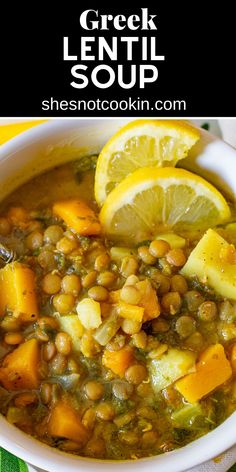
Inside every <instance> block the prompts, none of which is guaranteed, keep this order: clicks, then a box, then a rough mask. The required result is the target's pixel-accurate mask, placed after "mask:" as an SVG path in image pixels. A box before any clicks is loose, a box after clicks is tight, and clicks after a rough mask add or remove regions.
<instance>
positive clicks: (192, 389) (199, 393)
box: [175, 344, 232, 403]
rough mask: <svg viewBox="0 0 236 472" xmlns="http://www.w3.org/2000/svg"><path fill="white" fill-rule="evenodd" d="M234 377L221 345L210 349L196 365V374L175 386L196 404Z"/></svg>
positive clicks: (188, 376)
mask: <svg viewBox="0 0 236 472" xmlns="http://www.w3.org/2000/svg"><path fill="white" fill-rule="evenodd" d="M231 375H232V369H231V366H230V363H229V361H228V359H227V357H226V355H225V351H224V348H223V346H222V345H221V344H215V345H213V346H210V347H208V348H207V349H206V350H205V351H204V352H203V353H202V354H201V356H200V359H199V362H198V363H197V364H196V372H194V373H192V374H188V375H186V376H185V377H183V378H182V379H180V380H178V381H177V382H176V384H175V387H176V389H177V390H178V391H179V392H180V393H181V394H182V395H183V396H184V398H185V399H186V400H187V401H188V402H189V403H194V402H196V401H198V400H200V399H201V398H202V397H204V396H205V395H207V394H208V393H210V392H212V390H214V389H215V388H216V387H219V386H220V385H222V384H223V383H224V382H226V380H228V379H229V378H230V377H231Z"/></svg>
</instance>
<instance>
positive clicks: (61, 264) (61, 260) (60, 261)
mask: <svg viewBox="0 0 236 472" xmlns="http://www.w3.org/2000/svg"><path fill="white" fill-rule="evenodd" d="M55 259H56V263H57V268H58V270H65V268H66V257H65V255H64V254H62V253H61V252H58V253H56V254H55Z"/></svg>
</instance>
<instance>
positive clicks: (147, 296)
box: [109, 279, 161, 323]
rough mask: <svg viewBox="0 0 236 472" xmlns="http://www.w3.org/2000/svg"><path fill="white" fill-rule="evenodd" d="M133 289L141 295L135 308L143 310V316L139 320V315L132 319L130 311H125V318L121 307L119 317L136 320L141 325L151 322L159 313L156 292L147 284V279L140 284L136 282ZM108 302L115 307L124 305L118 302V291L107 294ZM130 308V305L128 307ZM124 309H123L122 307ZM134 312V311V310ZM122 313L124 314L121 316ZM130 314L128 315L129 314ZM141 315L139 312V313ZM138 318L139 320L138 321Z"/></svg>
mask: <svg viewBox="0 0 236 472" xmlns="http://www.w3.org/2000/svg"><path fill="white" fill-rule="evenodd" d="M135 287H137V289H138V290H139V292H140V294H141V300H140V302H139V303H138V305H137V306H136V305H135V307H136V308H137V307H140V308H143V309H144V312H143V316H142V318H141V315H137V318H136V317H135V314H134V316H133V317H132V314H131V310H130V311H129V310H128V311H127V313H128V314H127V316H125V310H124V309H122V307H121V313H120V316H123V318H129V319H137V321H142V322H143V323H144V322H145V321H149V320H153V319H154V318H157V317H158V316H159V315H160V313H161V309H160V304H159V301H158V297H157V294H156V291H155V290H154V288H153V287H152V285H151V283H150V282H149V280H148V279H145V280H141V281H140V282H137V283H136V284H135ZM109 301H110V303H114V304H117V307H118V305H119V304H123V305H125V304H124V303H123V302H121V301H120V290H113V291H111V292H110V293H109ZM129 306H130V305H129ZM123 308H125V307H123ZM134 311H135V310H134ZM122 313H124V314H122ZM129 313H130V314H129ZM140 313H141V312H140ZM138 317H139V318H140V319H138Z"/></svg>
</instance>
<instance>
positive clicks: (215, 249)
mask: <svg viewBox="0 0 236 472" xmlns="http://www.w3.org/2000/svg"><path fill="white" fill-rule="evenodd" d="M228 246H229V243H227V241H225V239H223V238H222V237H221V236H220V235H219V234H218V233H216V231H214V230H212V229H209V230H208V231H207V232H206V233H205V234H204V236H203V237H202V239H201V240H200V241H199V243H198V244H197V246H196V247H195V249H194V250H193V251H192V252H191V254H190V256H189V258H188V260H187V262H186V264H185V265H184V267H183V268H182V270H181V273H182V274H183V275H184V276H185V277H195V276H196V277H198V279H199V280H200V282H203V283H205V284H207V285H209V286H210V287H212V288H213V289H214V290H215V291H216V292H217V293H218V294H219V295H221V296H222V297H225V298H231V299H232V300H236V264H232V263H229V262H226V261H224V260H223V259H222V258H221V254H222V249H223V250H224V249H225V248H227V247H228Z"/></svg>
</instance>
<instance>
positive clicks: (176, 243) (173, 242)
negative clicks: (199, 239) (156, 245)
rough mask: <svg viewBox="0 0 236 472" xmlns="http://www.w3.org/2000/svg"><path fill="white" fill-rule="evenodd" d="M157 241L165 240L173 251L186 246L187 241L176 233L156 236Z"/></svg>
mask: <svg viewBox="0 0 236 472" xmlns="http://www.w3.org/2000/svg"><path fill="white" fill-rule="evenodd" d="M156 239H163V240H164V241H166V242H167V243H169V245H170V247H171V249H176V248H183V247H184V246H185V245H186V239H184V238H182V236H179V235H178V234H175V233H164V234H159V235H158V236H156Z"/></svg>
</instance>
